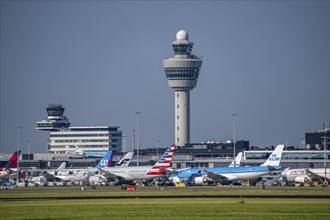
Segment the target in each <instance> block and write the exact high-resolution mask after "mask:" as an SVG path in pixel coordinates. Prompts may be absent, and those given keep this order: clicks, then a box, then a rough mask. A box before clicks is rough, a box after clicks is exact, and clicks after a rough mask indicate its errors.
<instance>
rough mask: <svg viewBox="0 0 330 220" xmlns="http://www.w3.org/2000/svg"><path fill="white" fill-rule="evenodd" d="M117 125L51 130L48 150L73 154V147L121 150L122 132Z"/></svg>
mask: <svg viewBox="0 0 330 220" xmlns="http://www.w3.org/2000/svg"><path fill="white" fill-rule="evenodd" d="M118 128H119V127H118V126H80V127H69V128H67V129H65V130H61V131H51V132H50V139H49V143H48V152H49V153H55V154H74V153H75V148H76V147H79V148H80V149H82V150H83V151H101V152H102V151H104V152H106V151H109V150H113V151H114V152H115V153H116V152H120V151H121V145H122V143H121V139H122V132H121V131H119V130H118Z"/></svg>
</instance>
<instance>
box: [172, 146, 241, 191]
mask: <svg viewBox="0 0 330 220" xmlns="http://www.w3.org/2000/svg"><path fill="white" fill-rule="evenodd" d="M242 155H243V152H239V153H238V154H237V156H236V158H235V160H233V161H232V162H231V163H230V164H229V167H234V166H235V167H239V166H240V164H241V160H242ZM234 164H235V165H234ZM168 179H169V181H170V182H171V183H174V184H179V183H183V182H184V183H185V184H186V185H187V184H193V185H205V184H206V183H207V175H206V173H205V172H204V171H203V169H202V168H197V167H192V168H188V169H187V168H186V169H181V170H177V172H175V173H173V174H169V176H168Z"/></svg>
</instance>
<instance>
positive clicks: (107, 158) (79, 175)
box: [43, 150, 113, 182]
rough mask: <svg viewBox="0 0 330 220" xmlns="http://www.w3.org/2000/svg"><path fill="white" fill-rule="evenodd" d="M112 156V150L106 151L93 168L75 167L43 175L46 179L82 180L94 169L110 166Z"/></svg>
mask: <svg viewBox="0 0 330 220" xmlns="http://www.w3.org/2000/svg"><path fill="white" fill-rule="evenodd" d="M112 158H113V153H112V150H110V151H108V152H107V153H106V155H104V157H103V158H102V160H100V161H99V163H98V164H97V165H96V166H95V168H87V169H75V170H74V171H73V172H72V171H71V172H69V174H68V173H65V172H63V171H62V172H60V173H57V172H55V175H54V174H52V173H45V174H44V175H43V176H44V177H45V178H46V179H47V181H55V180H60V181H63V182H79V181H84V179H85V178H90V177H91V176H92V175H93V174H95V171H98V169H101V168H103V167H107V166H112Z"/></svg>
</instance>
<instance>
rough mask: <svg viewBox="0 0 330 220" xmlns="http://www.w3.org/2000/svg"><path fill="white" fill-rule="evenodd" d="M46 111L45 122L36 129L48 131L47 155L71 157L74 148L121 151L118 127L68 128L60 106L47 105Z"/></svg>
mask: <svg viewBox="0 0 330 220" xmlns="http://www.w3.org/2000/svg"><path fill="white" fill-rule="evenodd" d="M46 110H47V115H48V118H47V120H42V121H39V122H37V126H36V129H37V130H41V131H49V133H50V138H49V142H48V153H49V154H70V155H71V154H74V153H75V148H76V147H79V148H80V149H81V150H83V151H86V152H88V151H98V152H106V151H109V150H113V151H114V153H118V152H120V151H121V145H122V131H120V130H119V126H70V125H71V123H70V122H69V119H68V118H67V117H66V116H64V110H65V109H64V107H63V106H62V105H61V104H49V105H48V108H47V109H46Z"/></svg>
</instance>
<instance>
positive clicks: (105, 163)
mask: <svg viewBox="0 0 330 220" xmlns="http://www.w3.org/2000/svg"><path fill="white" fill-rule="evenodd" d="M112 158H113V153H112V150H111V151H108V152H107V153H106V154H105V155H104V157H103V158H102V160H100V162H99V163H98V164H97V165H96V168H104V167H111V166H112Z"/></svg>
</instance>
